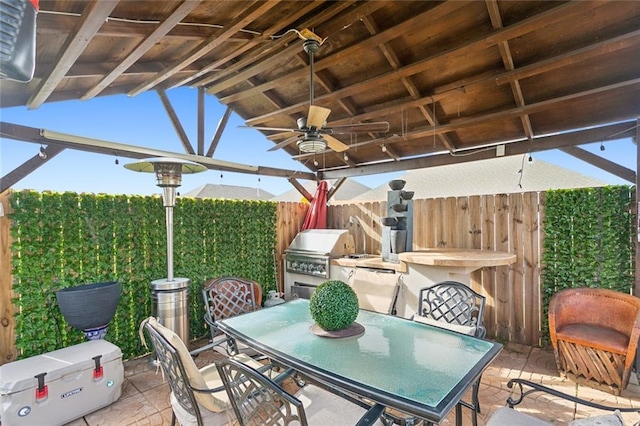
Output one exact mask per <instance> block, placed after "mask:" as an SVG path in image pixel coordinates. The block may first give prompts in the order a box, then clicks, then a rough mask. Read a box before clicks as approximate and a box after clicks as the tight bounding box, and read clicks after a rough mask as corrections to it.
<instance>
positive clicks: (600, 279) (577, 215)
mask: <svg viewBox="0 0 640 426" xmlns="http://www.w3.org/2000/svg"><path fill="white" fill-rule="evenodd" d="M633 190H634V188H633V187H630V186H622V185H620V186H606V187H600V188H585V189H572V190H565V189H563V190H554V191H548V192H547V195H546V208H545V220H544V254H543V258H542V261H543V269H542V279H543V280H542V288H543V315H542V321H543V326H542V330H543V334H544V335H543V341H544V342H546V343H548V342H549V334H548V331H549V327H548V312H549V310H548V307H549V301H550V300H551V297H552V296H553V295H554V294H555V293H557V292H558V291H560V290H562V289H565V288H574V287H599V288H609V289H612V290H617V291H622V292H625V293H629V292H631V290H632V289H633V286H634V282H635V270H634V265H635V262H634V256H635V251H634V250H635V244H634V239H633V237H634V235H635V231H634V223H635V221H634V214H633V212H632V209H631V206H632V196H633Z"/></svg>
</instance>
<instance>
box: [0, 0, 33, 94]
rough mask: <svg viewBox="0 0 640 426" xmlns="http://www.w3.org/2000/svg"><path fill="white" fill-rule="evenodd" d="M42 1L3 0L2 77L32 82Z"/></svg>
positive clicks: (0, 31)
mask: <svg viewBox="0 0 640 426" xmlns="http://www.w3.org/2000/svg"><path fill="white" fill-rule="evenodd" d="M38 1H39V0H0V78H8V79H11V80H17V81H21V82H25V83H26V82H28V81H31V79H32V78H33V72H34V71H35V67H36V15H37V13H38Z"/></svg>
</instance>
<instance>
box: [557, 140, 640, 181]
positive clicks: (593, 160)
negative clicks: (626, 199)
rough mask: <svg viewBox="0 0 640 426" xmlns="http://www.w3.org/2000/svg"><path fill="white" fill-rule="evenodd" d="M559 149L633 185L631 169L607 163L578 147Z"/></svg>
mask: <svg viewBox="0 0 640 426" xmlns="http://www.w3.org/2000/svg"><path fill="white" fill-rule="evenodd" d="M559 149H560V151H562V152H564V153H566V154H569V155H571V156H573V157H576V158H578V159H580V160H582V161H584V162H586V163H589V164H591V165H592V166H595V167H598V168H599V169H602V170H604V171H606V172H609V173H611V174H612V175H615V176H618V177H619V178H620V179H624V180H626V181H628V182H630V183H632V184H634V185H635V182H636V172H634V171H633V170H631V169H628V168H626V167H623V166H621V165H620V164H617V163H614V162H613V161H609V160H607V159H606V158H602V157H600V156H598V155H595V154H593V153H592V152H589V151H587V150H586V149H583V148H580V147H578V146H565V147H562V148H559Z"/></svg>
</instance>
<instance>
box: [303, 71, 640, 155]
mask: <svg viewBox="0 0 640 426" xmlns="http://www.w3.org/2000/svg"><path fill="white" fill-rule="evenodd" d="M638 84H640V78H636V79H632V80H628V81H623V82H620V83H615V84H612V85H609V86H602V87H598V88H595V89H590V90H586V91H584V92H578V93H573V94H569V95H566V96H561V97H558V98H554V99H549V100H546V101H541V102H537V103H533V104H528V105H525V106H523V107H515V108H508V109H504V110H501V111H497V112H494V113H490V114H479V115H476V116H473V117H466V118H463V119H460V120H456V121H454V122H451V123H446V124H441V125H439V126H437V127H435V128H433V127H422V128H419V129H414V130H412V131H411V132H407V133H405V134H404V135H402V136H403V137H402V139H395V138H378V139H374V140H370V141H366V142H357V143H354V144H351V146H350V147H351V148H357V147H359V146H366V145H372V144H382V143H384V144H392V143H394V142H399V141H400V140H405V141H406V140H413V139H420V138H424V137H429V136H433V135H437V134H439V133H447V132H454V131H457V130H459V129H461V128H466V127H472V126H477V125H479V124H484V123H487V122H491V121H496V120H504V119H507V118H516V117H519V116H521V115H523V114H531V113H535V112H541V111H544V110H547V109H549V108H553V107H554V106H555V105H557V104H559V103H561V102H565V101H568V100H573V99H578V98H581V97H586V96H589V95H592V94H595V93H599V92H605V91H609V90H616V89H620V88H625V87H631V86H634V85H638ZM632 118H633V117H632V116H626V117H617V118H616V121H625V120H630V119H632ZM567 130H570V129H567ZM310 155H311V154H303V155H300V156H297V157H296V158H298V159H304V158H306V157H308V156H310Z"/></svg>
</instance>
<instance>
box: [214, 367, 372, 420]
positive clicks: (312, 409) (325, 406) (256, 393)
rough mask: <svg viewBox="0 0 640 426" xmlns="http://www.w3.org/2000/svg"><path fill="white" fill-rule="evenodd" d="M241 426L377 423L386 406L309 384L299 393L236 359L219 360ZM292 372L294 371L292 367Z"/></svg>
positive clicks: (221, 372)
mask: <svg viewBox="0 0 640 426" xmlns="http://www.w3.org/2000/svg"><path fill="white" fill-rule="evenodd" d="M216 366H217V368H218V372H219V374H220V377H221V378H222V381H223V383H224V387H225V389H226V391H227V395H228V397H229V400H230V402H231V405H232V406H233V409H234V412H235V415H236V419H237V421H238V422H239V424H240V426H250V425H251V426H262V425H290V424H295V425H301V426H307V425H321V426H324V425H350V424H356V425H359V426H360V425H361V426H364V425H373V424H374V423H376V422H377V421H379V417H380V416H381V415H382V413H383V411H384V407H382V406H379V405H376V406H374V407H373V408H369V409H367V408H368V407H367V408H364V406H361V405H358V404H356V402H357V401H355V400H353V401H352V402H350V401H349V400H347V399H345V398H342V397H340V396H338V395H336V394H334V393H331V392H329V391H327V390H324V389H322V388H320V387H318V386H315V385H311V384H307V385H305V386H303V387H301V388H300V390H299V391H298V392H296V394H295V395H291V394H290V393H288V392H287V391H285V390H284V389H283V388H282V387H281V386H280V385H279V384H278V383H277V382H276V381H277V380H279V379H280V378H282V377H286V376H287V373H283V374H281V375H280V376H278V378H276V380H271V379H269V378H268V377H266V376H264V375H263V374H260V373H259V372H258V371H256V370H255V369H253V368H251V367H250V366H248V365H246V364H242V363H240V362H238V361H236V360H234V359H230V358H229V359H225V360H222V361H220V362H218V363H216ZM289 372H291V370H289Z"/></svg>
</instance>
